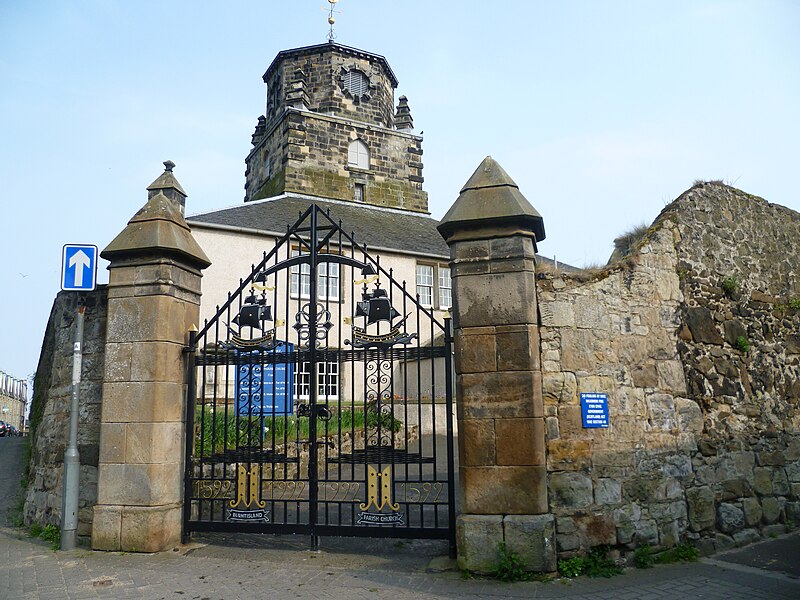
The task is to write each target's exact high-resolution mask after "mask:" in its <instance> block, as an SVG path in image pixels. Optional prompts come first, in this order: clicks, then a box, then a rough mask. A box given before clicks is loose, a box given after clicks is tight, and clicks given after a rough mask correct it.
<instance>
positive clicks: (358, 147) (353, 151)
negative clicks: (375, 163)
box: [347, 140, 369, 169]
mask: <svg viewBox="0 0 800 600" xmlns="http://www.w3.org/2000/svg"><path fill="white" fill-rule="evenodd" d="M347 164H348V165H349V166H351V167H356V168H358V169H369V148H367V145H366V144H365V143H364V142H362V141H361V140H354V141H352V142H350V146H348V148H347Z"/></svg>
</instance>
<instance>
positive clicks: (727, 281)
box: [722, 277, 739, 296]
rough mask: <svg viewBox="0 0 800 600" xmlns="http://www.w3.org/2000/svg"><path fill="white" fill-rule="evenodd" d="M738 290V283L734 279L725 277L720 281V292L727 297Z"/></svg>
mask: <svg viewBox="0 0 800 600" xmlns="http://www.w3.org/2000/svg"><path fill="white" fill-rule="evenodd" d="M738 289H739V282H738V281H736V278H735V277H725V278H724V279H723V280H722V291H723V292H725V293H726V294H728V295H729V296H730V295H731V294H733V293H734V292H735V291H736V290H738Z"/></svg>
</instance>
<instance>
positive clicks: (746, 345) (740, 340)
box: [734, 335, 750, 354]
mask: <svg viewBox="0 0 800 600" xmlns="http://www.w3.org/2000/svg"><path fill="white" fill-rule="evenodd" d="M734 347H735V348H736V349H737V350H738V351H739V352H741V353H742V354H747V353H748V352H749V351H750V342H748V341H747V338H746V337H744V336H743V335H740V336H739V337H737V338H736V343H735V344H734Z"/></svg>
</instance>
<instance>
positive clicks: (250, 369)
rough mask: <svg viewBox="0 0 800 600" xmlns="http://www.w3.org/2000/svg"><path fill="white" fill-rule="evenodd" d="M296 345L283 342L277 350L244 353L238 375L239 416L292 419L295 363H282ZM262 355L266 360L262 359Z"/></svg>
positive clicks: (237, 399) (237, 403)
mask: <svg viewBox="0 0 800 600" xmlns="http://www.w3.org/2000/svg"><path fill="white" fill-rule="evenodd" d="M293 349H294V344H290V343H288V342H282V343H280V344H278V346H277V347H276V348H275V349H274V350H268V351H259V350H254V351H252V352H242V353H240V354H239V357H240V358H241V359H244V361H245V362H241V363H240V364H239V367H238V371H237V373H236V411H237V412H238V413H239V415H240V416H253V417H254V416H265V417H268V416H272V415H291V414H292V413H293V412H294V363H292V362H289V361H288V360H286V361H283V362H281V361H280V360H275V359H279V358H280V355H281V354H288V353H290V352H291V351H292V350H293ZM262 353H263V357H262Z"/></svg>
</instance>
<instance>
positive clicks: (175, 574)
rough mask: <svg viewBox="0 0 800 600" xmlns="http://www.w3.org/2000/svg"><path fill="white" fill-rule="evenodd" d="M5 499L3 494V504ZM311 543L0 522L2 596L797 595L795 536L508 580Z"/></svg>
mask: <svg viewBox="0 0 800 600" xmlns="http://www.w3.org/2000/svg"><path fill="white" fill-rule="evenodd" d="M9 442H11V443H10V444H9ZM17 443H18V442H17V441H16V440H13V439H12V440H4V439H2V438H0V485H2V488H0V498H1V497H3V496H7V495H8V493H10V491H11V488H12V487H13V486H12V485H10V484H11V483H13V482H12V481H11V478H10V477H9V476H8V475H3V471H4V470H5V471H8V469H7V466H8V465H10V464H11V463H13V462H14V458H13V457H14V456H16V453H17V449H16V448H12V446H15V445H16V444H17ZM3 502H5V504H7V503H8V502H7V501H5V500H4V501H2V502H0V507H4V506H5V505H4V504H3ZM2 516H4V515H2ZM0 518H1V517H0ZM0 523H1V521H0ZM307 548H308V540H307V538H305V537H292V536H283V537H275V536H254V535H247V536H245V535H238V536H232V535H220V534H213V535H212V534H209V535H207V536H204V537H198V538H196V540H195V541H194V542H193V543H192V544H191V545H188V546H184V547H180V548H177V549H175V550H173V551H170V552H162V553H158V554H126V553H113V552H92V551H89V550H76V551H72V552H54V551H52V550H51V549H50V548H49V546H48V545H47V544H46V543H44V542H41V541H39V540H35V539H31V538H28V537H27V536H26V534H25V532H24V531H22V530H18V529H14V528H11V527H8V526H5V527H0V600H5V599H20V600H32V599H51V598H52V599H54V600H55V599H58V600H64V599H69V600H82V599H88V598H114V599H117V598H120V599H121V598H134V599H147V600H160V599H164V600H166V599H181V600H240V599H241V600H250V599H259V600H260V599H270V600H271V599H280V600H283V599H292V598H314V599H316V598H319V599H322V598H325V599H342V600H344V599H347V600H360V599H362V598H363V599H367V598H369V599H371V600H372V599H378V600H381V599H386V600H389V599H391V600H407V599H412V598H413V599H417V598H419V599H423V600H427V599H431V600H433V599H441V600H444V599H452V598H464V599H478V598H563V599H571V600H577V599H589V598H592V599H613V600H626V599H632V600H649V599H655V598H676V597H680V598H682V599H691V598H703V599H720V600H723V599H725V600H728V599H740V598H741V599H748V600H751V599H779V598H780V599H787V598H794V599H796V598H800V578H798V576H797V575H795V576H791V575H787V574H785V573H783V572H778V571H775V570H769V569H770V568H773V569H778V568H782V567H780V565H781V564H783V563H781V562H780V561H772V559H770V558H769V557H770V556H772V555H773V554H775V553H777V554H778V555H779V557H783V558H782V559H785V564H787V565H789V567H791V566H795V567H796V564H797V563H798V562H800V533H795V534H793V535H790V536H784V537H782V538H779V539H777V540H771V541H768V542H764V543H762V544H758V545H755V546H751V547H750V548H748V549H745V550H737V551H735V552H731V553H728V554H722V555H717V556H715V557H714V559H713V560H702V561H700V562H697V563H690V564H677V565H666V566H659V567H656V568H653V569H648V570H635V569H633V570H628V571H626V572H625V574H623V575H620V576H617V577H613V578H611V579H588V578H578V579H575V580H571V581H570V580H555V581H551V582H548V583H538V582H530V583H514V584H504V583H501V582H497V581H492V580H484V579H464V578H462V576H461V574H460V573H458V572H457V571H447V572H434V573H431V572H427V567H428V565H429V563H430V561H431V559H433V558H435V557H437V556H441V555H444V554H446V551H447V548H446V546H445V544H444V543H442V542H438V541H394V540H389V541H387V540H383V541H381V540H370V539H366V540H364V539H345V538H323V539H322V540H321V550H320V551H319V552H311V551H309V550H308V549H307ZM773 548H774V549H775V550H774V551H773V550H772V549H773ZM773 558H774V556H773ZM785 570H786V569H785ZM789 570H791V569H789Z"/></svg>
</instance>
